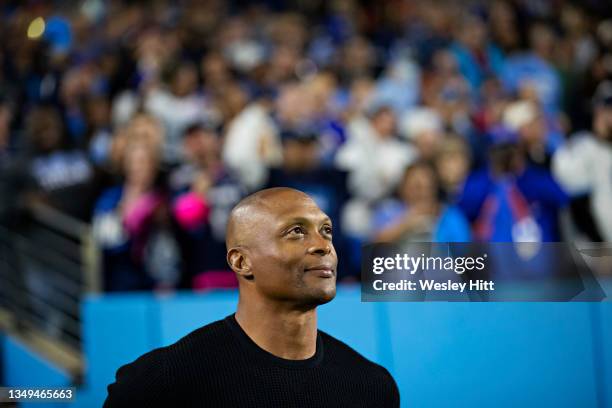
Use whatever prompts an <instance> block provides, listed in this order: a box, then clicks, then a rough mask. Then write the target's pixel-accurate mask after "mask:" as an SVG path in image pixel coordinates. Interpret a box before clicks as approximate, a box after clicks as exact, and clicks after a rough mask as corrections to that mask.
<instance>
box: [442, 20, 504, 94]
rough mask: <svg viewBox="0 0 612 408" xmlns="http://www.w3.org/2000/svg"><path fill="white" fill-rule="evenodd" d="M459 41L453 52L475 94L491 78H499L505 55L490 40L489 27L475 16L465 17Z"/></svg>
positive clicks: (458, 35)
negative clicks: (488, 35)
mask: <svg viewBox="0 0 612 408" xmlns="http://www.w3.org/2000/svg"><path fill="white" fill-rule="evenodd" d="M456 37H457V39H458V41H455V43H454V44H453V45H452V47H451V49H452V52H453V54H454V56H455V58H456V59H457V62H458V64H459V70H460V72H461V74H462V75H463V77H464V78H465V79H466V81H467V82H468V83H469V84H470V87H471V89H472V92H473V93H474V94H475V93H476V92H477V91H478V89H480V85H481V84H482V82H483V81H484V80H485V79H486V78H487V77H489V76H498V75H499V74H500V73H501V70H502V67H503V55H502V53H501V51H500V50H499V48H497V46H495V45H494V44H493V43H491V42H490V41H489V40H488V37H487V26H486V25H485V23H484V21H483V20H482V18H481V17H479V16H477V15H475V14H467V15H465V16H464V17H463V18H462V20H461V22H460V24H459V26H458V27H457V35H456Z"/></svg>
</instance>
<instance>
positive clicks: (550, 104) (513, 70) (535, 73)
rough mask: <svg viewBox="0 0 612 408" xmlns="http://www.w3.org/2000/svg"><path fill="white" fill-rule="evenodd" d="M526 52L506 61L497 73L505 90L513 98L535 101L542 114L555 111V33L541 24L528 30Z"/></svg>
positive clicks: (557, 85) (557, 88) (558, 92)
mask: <svg viewBox="0 0 612 408" xmlns="http://www.w3.org/2000/svg"><path fill="white" fill-rule="evenodd" d="M529 44H530V49H529V50H528V51H527V52H525V53H521V54H517V55H514V56H512V57H511V58H509V59H508V60H507V61H506V63H505V65H504V67H503V70H502V72H501V77H500V78H501V80H502V82H503V84H504V86H505V87H506V90H507V91H508V92H510V93H512V94H514V95H519V96H522V97H525V98H532V99H535V100H534V102H536V103H540V104H541V105H542V108H543V109H544V112H545V113H546V114H556V113H557V112H558V111H559V103H560V98H561V82H560V79H559V75H558V73H557V71H556V69H555V67H554V65H553V49H554V44H555V34H554V32H553V31H552V29H551V28H550V27H549V26H548V25H546V24H544V23H537V24H534V25H533V26H532V27H531V28H530V30H529Z"/></svg>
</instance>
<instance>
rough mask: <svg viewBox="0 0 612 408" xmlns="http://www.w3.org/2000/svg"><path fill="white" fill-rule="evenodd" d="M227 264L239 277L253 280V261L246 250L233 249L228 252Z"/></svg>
mask: <svg viewBox="0 0 612 408" xmlns="http://www.w3.org/2000/svg"><path fill="white" fill-rule="evenodd" d="M227 263H228V264H229V266H230V268H232V270H233V271H234V272H236V274H237V275H238V276H241V277H243V278H245V279H247V280H253V277H254V276H253V272H252V271H251V261H250V259H249V257H248V255H247V254H246V252H245V250H244V248H231V249H230V250H229V251H227Z"/></svg>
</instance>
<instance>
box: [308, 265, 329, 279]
mask: <svg viewBox="0 0 612 408" xmlns="http://www.w3.org/2000/svg"><path fill="white" fill-rule="evenodd" d="M305 271H306V272H311V273H313V274H315V275H316V276H318V277H320V278H333V277H334V276H335V275H336V271H335V270H334V268H333V267H331V266H330V265H315V266H311V267H309V268H306V269H305Z"/></svg>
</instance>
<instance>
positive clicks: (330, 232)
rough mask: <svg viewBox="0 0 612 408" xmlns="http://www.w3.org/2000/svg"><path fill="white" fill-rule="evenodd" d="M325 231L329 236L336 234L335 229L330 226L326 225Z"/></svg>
mask: <svg viewBox="0 0 612 408" xmlns="http://www.w3.org/2000/svg"><path fill="white" fill-rule="evenodd" d="M323 231H324V232H325V233H326V234H328V235H331V234H332V233H333V232H334V230H333V228H332V227H330V226H329V225H326V226H325V227H323Z"/></svg>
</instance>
